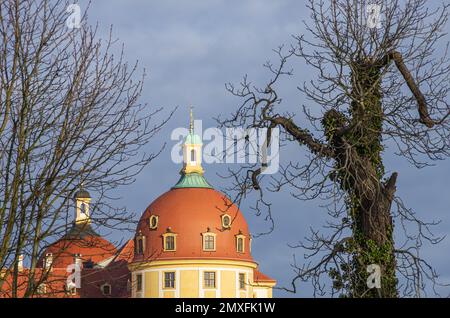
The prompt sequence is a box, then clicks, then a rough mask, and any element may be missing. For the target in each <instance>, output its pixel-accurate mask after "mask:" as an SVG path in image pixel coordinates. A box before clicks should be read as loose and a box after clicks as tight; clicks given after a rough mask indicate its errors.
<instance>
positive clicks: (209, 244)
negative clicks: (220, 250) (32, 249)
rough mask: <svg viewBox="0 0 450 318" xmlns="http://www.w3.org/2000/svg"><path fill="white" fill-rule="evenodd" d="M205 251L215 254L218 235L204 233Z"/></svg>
mask: <svg viewBox="0 0 450 318" xmlns="http://www.w3.org/2000/svg"><path fill="white" fill-rule="evenodd" d="M202 237H203V250H204V251H206V252H214V251H215V250H216V234H215V233H212V232H209V229H208V232H205V233H202Z"/></svg>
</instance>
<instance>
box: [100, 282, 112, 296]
mask: <svg viewBox="0 0 450 318" xmlns="http://www.w3.org/2000/svg"><path fill="white" fill-rule="evenodd" d="M100 290H101V291H102V294H103V295H104V296H111V285H110V284H108V283H105V284H103V285H102V286H101V287H100Z"/></svg>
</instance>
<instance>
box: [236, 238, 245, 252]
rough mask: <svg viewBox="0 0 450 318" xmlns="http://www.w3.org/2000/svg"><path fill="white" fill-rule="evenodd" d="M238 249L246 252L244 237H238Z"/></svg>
mask: <svg viewBox="0 0 450 318" xmlns="http://www.w3.org/2000/svg"><path fill="white" fill-rule="evenodd" d="M237 251H238V252H239V253H244V239H243V238H242V237H238V239H237Z"/></svg>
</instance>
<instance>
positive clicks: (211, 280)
mask: <svg viewBox="0 0 450 318" xmlns="http://www.w3.org/2000/svg"><path fill="white" fill-rule="evenodd" d="M204 279H205V288H216V273H215V272H205V273H204Z"/></svg>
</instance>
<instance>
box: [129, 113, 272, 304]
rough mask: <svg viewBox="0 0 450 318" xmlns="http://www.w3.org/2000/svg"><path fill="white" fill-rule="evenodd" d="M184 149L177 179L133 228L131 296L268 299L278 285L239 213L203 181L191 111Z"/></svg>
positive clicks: (230, 203) (198, 143)
mask: <svg viewBox="0 0 450 318" xmlns="http://www.w3.org/2000/svg"><path fill="white" fill-rule="evenodd" d="M182 147H183V156H184V164H183V168H182V170H181V178H180V179H179V181H178V182H177V183H176V184H175V186H173V187H172V188H171V189H170V190H169V191H168V192H166V193H164V194H163V195H161V196H160V197H159V198H157V199H156V200H155V201H153V202H152V203H151V204H150V205H149V206H148V208H147V209H146V210H145V212H144V213H143V215H142V217H141V219H140V221H139V224H138V226H137V229H136V234H135V243H134V246H135V251H134V258H133V261H132V262H131V263H130V264H129V269H130V271H131V277H132V284H131V285H132V297H138V298H141V297H142V298H144V297H145V298H171V297H175V298H178V297H190V298H203V297H213V298H214V297H217V298H220V297H231V298H234V297H236V298H252V297H272V288H273V286H275V284H276V281H275V280H273V279H271V278H270V277H267V276H266V275H264V274H262V273H261V272H260V271H259V270H258V264H257V263H256V262H255V261H254V259H253V257H252V255H251V235H250V232H249V229H248V225H247V222H246V220H245V218H244V216H243V214H242V213H241V211H240V210H239V209H238V207H237V206H236V205H235V204H233V202H231V201H230V199H229V198H227V197H226V196H225V195H224V194H223V193H221V192H219V191H217V190H215V189H213V187H212V186H211V185H210V184H209V183H208V182H207V181H206V179H205V177H204V170H203V168H202V165H201V151H202V141H201V138H200V137H199V136H198V135H196V134H195V133H194V129H193V116H192V111H191V114H190V129H189V134H188V136H187V137H186V140H185V142H184V144H183V146H182Z"/></svg>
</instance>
